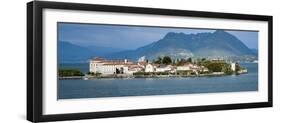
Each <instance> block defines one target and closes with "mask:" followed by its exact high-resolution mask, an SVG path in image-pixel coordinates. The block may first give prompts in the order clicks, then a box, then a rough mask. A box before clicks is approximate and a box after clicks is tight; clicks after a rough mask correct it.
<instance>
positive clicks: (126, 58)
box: [57, 22, 259, 99]
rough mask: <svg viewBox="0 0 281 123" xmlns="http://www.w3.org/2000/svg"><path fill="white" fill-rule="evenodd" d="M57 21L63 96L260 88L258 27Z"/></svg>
mask: <svg viewBox="0 0 281 123" xmlns="http://www.w3.org/2000/svg"><path fill="white" fill-rule="evenodd" d="M57 24H58V26H57V27H58V28H57V31H58V32H57V34H58V35H57V36H58V38H57V39H58V40H57V43H58V49H57V51H58V70H57V73H58V75H57V77H58V82H57V85H58V95H57V98H58V99H82V98H110V97H129V96H157V95H176V94H206V93H223V92H224V93H226V92H227V93H230V92H247V91H258V35H259V32H258V31H253V30H229V29H210V28H208V27H206V28H182V27H156V26H137V25H112V24H89V23H87V24H86V23H68V22H67V23H66V22H58V23H57Z"/></svg>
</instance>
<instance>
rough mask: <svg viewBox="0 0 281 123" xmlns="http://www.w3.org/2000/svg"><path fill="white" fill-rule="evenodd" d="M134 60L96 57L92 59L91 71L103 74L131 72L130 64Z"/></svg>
mask: <svg viewBox="0 0 281 123" xmlns="http://www.w3.org/2000/svg"><path fill="white" fill-rule="evenodd" d="M132 64H133V63H132V62H128V61H127V60H126V59H125V60H124V61H121V60H105V59H102V58H94V59H92V60H90V66H89V67H90V72H93V73H101V74H129V73H130V72H129V66H130V65H132Z"/></svg>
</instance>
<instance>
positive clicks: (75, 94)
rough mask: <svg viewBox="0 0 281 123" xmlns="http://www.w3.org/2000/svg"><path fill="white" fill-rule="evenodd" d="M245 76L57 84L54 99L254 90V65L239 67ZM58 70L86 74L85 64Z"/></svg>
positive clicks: (135, 79) (104, 80)
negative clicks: (72, 70)
mask: <svg viewBox="0 0 281 123" xmlns="http://www.w3.org/2000/svg"><path fill="white" fill-rule="evenodd" d="M241 65H242V66H243V67H246V68H247V69H248V73H247V74H242V75H238V76H235V75H230V76H218V77H189V78H133V79H95V80H59V81H58V98H59V99H75V98H98V97H120V96H145V95H169V94H192V93H216V92H240V91H257V90H258V64H256V63H243V64H241ZM60 67H61V68H75V69H80V70H81V71H83V72H84V73H86V72H87V71H88V64H61V65H60Z"/></svg>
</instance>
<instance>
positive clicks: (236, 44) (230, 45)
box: [59, 30, 257, 61]
mask: <svg viewBox="0 0 281 123" xmlns="http://www.w3.org/2000/svg"><path fill="white" fill-rule="evenodd" d="M59 51H60V53H59V55H60V57H59V58H61V59H62V61H65V60H68V61H71V60H72V61H73V60H87V59H89V58H91V57H95V56H101V57H105V58H108V59H131V60H137V59H138V58H140V57H142V56H145V57H146V58H147V59H155V58H157V57H159V56H166V55H167V56H170V57H172V58H188V57H224V56H228V57H229V56H256V55H257V51H256V50H251V49H249V48H248V47H247V46H246V45H245V44H244V43H243V42H242V41H240V40H239V39H238V38H237V37H235V36H234V35H232V34H230V33H228V32H225V31H223V30H217V31H215V32H213V33H197V34H185V33H175V32H169V33H167V34H166V35H165V36H164V37H163V38H162V39H160V40H158V41H155V42H152V43H150V44H148V45H145V46H142V47H139V48H137V49H135V50H123V51H121V49H112V48H102V47H97V46H91V47H82V46H77V45H75V44H70V43H67V42H61V43H60V49H59Z"/></svg>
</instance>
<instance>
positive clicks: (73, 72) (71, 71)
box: [59, 69, 84, 77]
mask: <svg viewBox="0 0 281 123" xmlns="http://www.w3.org/2000/svg"><path fill="white" fill-rule="evenodd" d="M59 76H60V77H63V76H84V74H83V73H82V72H81V71H79V70H76V69H60V70H59Z"/></svg>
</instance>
